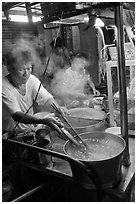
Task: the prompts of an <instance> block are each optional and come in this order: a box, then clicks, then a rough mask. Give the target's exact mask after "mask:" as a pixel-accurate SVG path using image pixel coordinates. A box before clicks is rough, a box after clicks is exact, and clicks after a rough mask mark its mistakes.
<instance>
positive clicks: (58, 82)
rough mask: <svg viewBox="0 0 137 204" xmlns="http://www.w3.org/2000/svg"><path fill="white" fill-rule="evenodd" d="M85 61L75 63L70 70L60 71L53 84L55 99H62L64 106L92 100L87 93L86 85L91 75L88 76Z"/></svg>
mask: <svg viewBox="0 0 137 204" xmlns="http://www.w3.org/2000/svg"><path fill="white" fill-rule="evenodd" d="M83 64H85V60H84V59H80V60H79V61H78V60H77V61H73V62H72V65H71V67H70V68H68V69H64V70H59V71H58V72H57V73H56V75H55V77H54V79H53V80H52V83H51V90H52V93H53V95H54V96H55V97H57V98H60V99H61V100H62V101H63V102H64V104H67V105H68V104H69V105H70V103H71V102H73V101H76V100H77V101H80V100H85V99H88V98H91V96H88V95H87V93H86V84H87V80H88V77H89V75H87V74H86V72H85V70H84V67H83Z"/></svg>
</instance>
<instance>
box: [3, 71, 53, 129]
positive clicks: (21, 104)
mask: <svg viewBox="0 0 137 204" xmlns="http://www.w3.org/2000/svg"><path fill="white" fill-rule="evenodd" d="M39 86H40V81H39V79H38V78H37V77H35V76H34V75H32V74H31V75H30V77H29V79H28V81H27V83H26V94H25V95H24V96H23V95H21V94H20V93H19V92H18V90H17V89H16V88H15V87H14V86H13V85H12V84H11V83H10V82H9V80H8V78H7V76H5V77H4V78H3V80H2V129H3V130H6V131H12V130H13V128H14V127H15V125H16V124H17V123H16V122H15V121H14V120H13V119H12V117H11V115H12V114H14V113H15V112H17V111H21V112H24V113H26V111H27V110H28V109H29V107H30V106H31V105H32V104H33V100H34V99H35V97H36V94H37V92H38V89H39ZM50 98H53V96H52V95H51V94H50V93H49V92H48V91H47V90H46V89H45V88H44V87H43V86H42V85H41V87H40V91H39V94H38V97H37V100H36V101H37V103H38V104H39V105H44V104H45V103H46V102H47V100H48V99H50ZM28 114H31V115H33V107H32V108H31V109H30V110H29V112H28ZM29 126H31V125H28V124H23V123H20V124H19V125H18V127H17V130H18V131H19V132H20V131H21V132H22V131H23V130H26V129H28V128H29Z"/></svg>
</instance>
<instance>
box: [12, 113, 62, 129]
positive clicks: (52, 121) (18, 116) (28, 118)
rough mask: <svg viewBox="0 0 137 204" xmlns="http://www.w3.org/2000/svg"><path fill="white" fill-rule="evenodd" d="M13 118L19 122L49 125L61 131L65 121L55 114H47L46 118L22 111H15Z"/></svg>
mask: <svg viewBox="0 0 137 204" xmlns="http://www.w3.org/2000/svg"><path fill="white" fill-rule="evenodd" d="M11 117H12V118H13V120H15V121H16V122H19V123H24V124H44V125H47V126H49V127H50V128H51V129H54V130H56V131H58V132H60V128H61V127H63V126H64V125H63V123H62V122H61V121H60V119H59V118H57V117H55V116H51V115H50V116H47V117H45V118H42V119H41V118H37V117H35V116H33V115H29V114H27V115H26V114H25V113H23V112H21V111H17V112H15V113H14V114H13V115H12V116H11Z"/></svg>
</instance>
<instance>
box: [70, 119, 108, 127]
mask: <svg viewBox="0 0 137 204" xmlns="http://www.w3.org/2000/svg"><path fill="white" fill-rule="evenodd" d="M85 120H87V119H85ZM88 120H91V119H88ZM104 122H105V118H104V119H102V120H100V121H99V122H98V123H95V124H92V125H87V126H86V125H85V126H83V127H74V128H75V129H83V128H88V127H96V126H98V125H100V124H102V123H104ZM68 128H69V127H68Z"/></svg>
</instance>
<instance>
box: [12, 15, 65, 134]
mask: <svg viewBox="0 0 137 204" xmlns="http://www.w3.org/2000/svg"><path fill="white" fill-rule="evenodd" d="M62 17H63V12H62V13H61V18H59V20H60V21H61V20H62ZM60 30H61V24H60V25H59V28H58V31H57V35H56V38H55V40H54V44H53V48H55V46H56V41H57V38H58V37H59V33H60ZM51 53H52V51H51ZM51 53H50V55H49V57H48V60H47V62H46V67H45V70H44V72H43V75H42V78H43V77H44V75H45V74H46V71H47V68H48V64H49V61H50V56H51ZM41 85H42V79H41V80H40V85H39V87H38V91H37V93H36V96H35V98H34V101H33V103H32V105H31V106H30V107H29V108H28V110H27V111H26V112H25V114H24V116H23V117H22V118H21V120H20V121H19V122H18V123H17V124H16V125H15V127H14V128H13V130H12V131H11V132H10V137H11V136H13V135H14V134H15V133H16V132H15V130H16V128H17V127H18V125H19V123H21V122H22V121H23V119H24V117H25V116H26V115H27V114H28V112H29V111H30V109H31V108H33V106H34V104H35V102H36V100H37V97H38V94H39V91H40V88H41Z"/></svg>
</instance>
